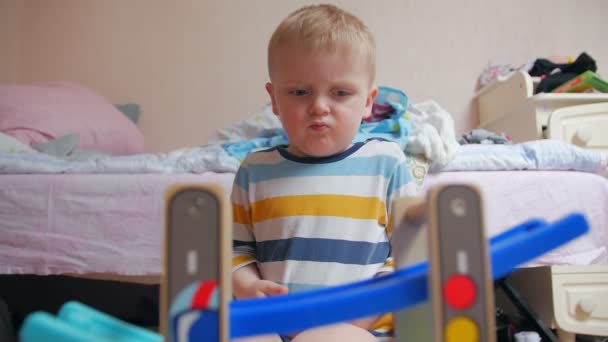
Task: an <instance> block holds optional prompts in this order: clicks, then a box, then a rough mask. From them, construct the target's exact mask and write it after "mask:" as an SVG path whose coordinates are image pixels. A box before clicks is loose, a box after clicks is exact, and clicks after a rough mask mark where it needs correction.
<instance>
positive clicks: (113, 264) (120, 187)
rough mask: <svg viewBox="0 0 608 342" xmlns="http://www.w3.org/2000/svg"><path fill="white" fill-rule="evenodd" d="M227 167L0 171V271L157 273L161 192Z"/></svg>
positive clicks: (227, 176) (226, 177) (221, 177)
mask: <svg viewBox="0 0 608 342" xmlns="http://www.w3.org/2000/svg"><path fill="white" fill-rule="evenodd" d="M233 178H234V174H232V173H203V174H130V175H128V174H125V175H118V174H70V175H65V174H53V175H2V176H0V274H39V275H48V274H65V273H70V274H85V273H87V274H88V273H104V274H108V273H110V274H119V275H128V276H135V275H137V276H142V275H143V276H145V275H158V274H160V270H161V246H162V237H163V234H164V216H165V213H164V211H165V203H164V199H165V191H166V189H167V188H168V187H169V186H170V185H172V184H175V183H197V184H198V183H215V184H219V185H221V186H222V187H223V188H224V189H225V190H226V191H227V193H229V191H230V189H231V188H232V180H233Z"/></svg>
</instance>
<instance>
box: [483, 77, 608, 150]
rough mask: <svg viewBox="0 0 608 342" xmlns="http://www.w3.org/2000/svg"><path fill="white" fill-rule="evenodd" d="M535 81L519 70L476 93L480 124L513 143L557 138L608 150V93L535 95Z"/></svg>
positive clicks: (591, 147)
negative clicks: (504, 135)
mask: <svg viewBox="0 0 608 342" xmlns="http://www.w3.org/2000/svg"><path fill="white" fill-rule="evenodd" d="M534 87H535V82H534V80H533V78H532V77H530V75H528V73H526V72H522V71H518V72H516V73H514V74H512V75H511V76H510V77H509V78H507V79H504V80H499V81H497V82H495V83H493V84H491V85H489V86H487V87H485V88H483V89H481V90H480V91H479V92H478V93H477V95H476V103H477V110H478V113H479V127H481V128H484V129H487V130H489V131H492V132H496V133H501V132H504V133H506V134H508V135H509V136H510V137H511V139H512V140H513V142H516V143H517V142H523V141H529V140H537V139H544V138H547V139H557V140H562V141H565V142H568V143H571V144H575V145H578V146H580V147H584V148H587V149H593V150H598V151H604V152H608V94H603V93H576V94H575V93H566V94H553V93H541V94H534Z"/></svg>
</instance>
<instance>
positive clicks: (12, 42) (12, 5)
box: [0, 0, 23, 83]
mask: <svg viewBox="0 0 608 342" xmlns="http://www.w3.org/2000/svg"><path fill="white" fill-rule="evenodd" d="M22 12H23V1H21V0H0V83H14V82H16V81H17V78H18V73H17V69H18V66H19V53H20V45H21V44H20V43H21V42H20V39H19V37H20V31H19V30H20V28H21V25H20V23H21V18H22Z"/></svg>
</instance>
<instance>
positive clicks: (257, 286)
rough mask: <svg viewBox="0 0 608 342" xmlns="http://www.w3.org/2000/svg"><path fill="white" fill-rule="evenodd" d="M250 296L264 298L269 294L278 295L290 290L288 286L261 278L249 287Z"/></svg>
mask: <svg viewBox="0 0 608 342" xmlns="http://www.w3.org/2000/svg"><path fill="white" fill-rule="evenodd" d="M249 291H250V293H249V296H248V297H257V298H264V297H268V296H277V295H283V294H287V293H288V292H289V290H288V289H287V286H283V285H279V284H277V283H275V282H273V281H270V280H264V279H260V280H257V281H255V282H254V283H253V284H251V286H250V287H249Z"/></svg>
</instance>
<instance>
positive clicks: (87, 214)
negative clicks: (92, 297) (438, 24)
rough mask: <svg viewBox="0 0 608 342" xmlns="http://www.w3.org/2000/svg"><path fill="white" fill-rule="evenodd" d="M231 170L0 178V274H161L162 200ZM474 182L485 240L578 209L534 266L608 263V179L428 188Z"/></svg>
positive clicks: (527, 175) (497, 176) (484, 175)
mask: <svg viewBox="0 0 608 342" xmlns="http://www.w3.org/2000/svg"><path fill="white" fill-rule="evenodd" d="M233 178H234V174H232V173H205V174H199V175H197V174H136V175H112V174H70V175H61V174H55V175H2V176H0V274H39V275H48V274H66V273H69V274H100V273H101V274H105V275H108V274H113V275H121V276H157V275H159V274H160V272H161V269H162V267H161V246H162V236H163V229H164V210H165V209H164V198H165V196H164V194H165V191H166V189H167V187H168V186H170V185H172V184H175V183H215V184H219V185H220V186H221V187H222V188H224V189H225V191H226V193H229V192H230V190H231V187H232V180H233ZM450 182H457V183H472V184H476V185H478V186H479V187H480V189H481V192H482V195H483V197H484V207H485V211H484V212H485V221H486V227H487V230H488V235H489V236H493V235H496V234H498V233H500V232H502V231H504V230H505V229H507V228H509V227H512V226H514V225H516V224H518V223H520V222H522V221H524V220H526V219H529V218H533V217H539V218H544V219H547V220H555V219H558V218H560V217H562V216H564V215H566V214H569V213H572V212H582V213H583V214H585V215H586V216H587V218H588V220H589V221H590V223H591V232H590V233H589V234H587V235H586V236H584V237H581V238H579V239H577V240H575V241H573V242H571V243H570V244H568V245H566V246H563V247H562V248H560V249H558V250H555V251H553V252H551V253H549V254H546V255H544V256H542V257H541V258H539V259H537V260H535V261H534V262H533V263H531V265H562V264H568V265H590V264H608V252H607V248H608V247H607V246H608V180H607V179H605V178H603V177H600V176H598V175H594V174H590V173H582V172H567V171H564V172H561V171H493V172H445V173H440V174H432V175H429V176H428V178H427V180H426V181H425V186H424V187H425V188H426V189H428V187H430V186H433V185H436V184H445V183H450Z"/></svg>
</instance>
